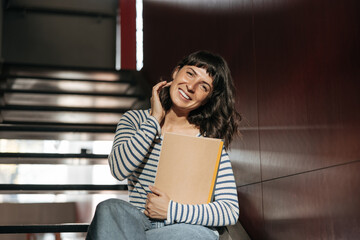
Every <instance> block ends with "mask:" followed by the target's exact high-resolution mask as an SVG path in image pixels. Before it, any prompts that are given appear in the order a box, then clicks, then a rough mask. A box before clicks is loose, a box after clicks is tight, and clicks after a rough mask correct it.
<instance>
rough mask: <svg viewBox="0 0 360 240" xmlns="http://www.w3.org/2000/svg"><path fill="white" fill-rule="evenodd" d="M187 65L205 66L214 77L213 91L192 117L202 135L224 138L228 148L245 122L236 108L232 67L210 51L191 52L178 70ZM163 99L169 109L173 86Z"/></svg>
mask: <svg viewBox="0 0 360 240" xmlns="http://www.w3.org/2000/svg"><path fill="white" fill-rule="evenodd" d="M186 65H187V66H196V67H199V68H203V69H205V70H206V72H207V74H209V76H210V77H211V78H212V79H213V91H212V92H211V95H210V96H209V98H208V100H207V102H206V104H204V105H202V106H200V107H199V108H197V109H195V110H193V111H191V112H190V113H189V116H188V120H189V122H190V123H192V124H195V125H196V126H198V127H199V128H200V133H201V135H203V136H206V137H213V138H220V139H223V140H224V145H225V148H226V149H228V147H229V145H230V143H231V141H232V140H233V137H234V136H236V135H240V131H239V123H240V121H241V116H240V114H239V113H238V112H237V111H236V109H235V88H234V83H233V80H232V77H231V73H230V69H229V67H228V65H227V63H226V61H225V60H224V59H223V58H222V57H221V56H219V55H216V54H213V53H210V52H208V51H198V52H194V53H192V54H190V55H189V56H187V57H185V58H184V59H183V60H181V61H180V62H179V63H178V65H177V66H176V67H175V69H174V71H175V70H180V69H181V68H182V67H184V66H186ZM160 101H161V103H162V105H163V107H164V109H165V111H168V110H169V109H170V108H171V105H172V101H171V98H170V92H169V88H163V89H162V90H161V92H160Z"/></svg>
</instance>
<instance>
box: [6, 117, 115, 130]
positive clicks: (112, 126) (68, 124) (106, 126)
mask: <svg viewBox="0 0 360 240" xmlns="http://www.w3.org/2000/svg"><path fill="white" fill-rule="evenodd" d="M2 124H6V125H13V126H22V125H32V126H41V127H42V126H52V127H55V126H56V127H57V126H64V127H75V128H86V127H91V128H93V127H94V128H100V129H113V132H115V129H116V124H101V123H99V124H97V123H71V122H45V121H36V122H32V121H12V120H3V122H2Z"/></svg>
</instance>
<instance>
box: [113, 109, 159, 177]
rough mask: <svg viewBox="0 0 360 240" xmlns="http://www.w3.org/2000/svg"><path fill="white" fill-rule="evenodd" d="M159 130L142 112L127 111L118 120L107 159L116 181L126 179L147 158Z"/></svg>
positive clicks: (152, 120) (154, 122)
mask: <svg viewBox="0 0 360 240" xmlns="http://www.w3.org/2000/svg"><path fill="white" fill-rule="evenodd" d="M160 132H161V128H160V125H159V123H158V121H157V120H156V119H155V118H154V117H152V116H146V114H145V113H144V111H142V112H140V111H128V112H126V113H125V114H124V115H123V116H122V118H121V119H120V121H119V123H118V125H117V128H116V133H115V138H114V143H113V147H112V150H111V153H110V155H109V157H108V161H109V165H110V170H111V173H112V175H113V176H114V177H115V178H116V179H118V180H120V181H121V180H124V179H126V178H128V177H129V176H130V175H131V174H132V173H133V172H134V171H135V170H136V169H137V168H138V167H139V166H140V165H141V164H143V161H144V159H145V156H147V154H148V152H149V149H151V145H152V143H153V141H154V139H155V137H156V136H157V135H160Z"/></svg>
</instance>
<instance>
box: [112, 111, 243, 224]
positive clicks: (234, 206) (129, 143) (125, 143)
mask: <svg viewBox="0 0 360 240" xmlns="http://www.w3.org/2000/svg"><path fill="white" fill-rule="evenodd" d="M161 143H162V137H161V127H160V125H159V123H158V121H157V120H156V118H154V117H153V116H151V115H150V110H131V111H128V112H126V113H125V114H124V115H123V116H122V118H121V119H120V121H119V123H118V125H117V129H116V133H115V138H114V143H113V148H112V150H111V153H110V155H109V159H108V160H109V164H110V170H111V173H112V175H113V176H114V177H115V178H116V179H118V180H120V181H122V180H124V179H128V189H129V199H130V202H131V203H132V204H133V205H135V206H137V207H138V208H139V209H140V210H141V211H144V210H145V202H146V196H147V194H148V193H150V192H151V191H150V189H149V185H154V182H155V176H156V170H157V165H158V162H159V157H160V150H161ZM238 217H239V205H238V198H237V191H236V184H235V180H234V174H233V171H232V168H231V163H230V159H229V155H228V154H227V152H226V151H225V149H223V151H222V155H221V159H220V166H219V172H218V177H217V180H216V184H215V191H214V201H213V202H211V203H209V204H199V205H189V204H180V203H177V202H174V201H172V200H170V203H169V207H168V215H167V219H166V220H165V222H164V223H165V225H170V224H174V223H188V224H196V225H203V226H213V227H216V226H226V225H233V224H235V223H236V221H237V219H238Z"/></svg>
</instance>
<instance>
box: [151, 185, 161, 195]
mask: <svg viewBox="0 0 360 240" xmlns="http://www.w3.org/2000/svg"><path fill="white" fill-rule="evenodd" d="M149 189H150V191H152V192H153V193H155V194H156V195H158V196H161V195H162V192H161V191H160V190H159V189H158V188H157V187H155V186H151V185H150V186H149Z"/></svg>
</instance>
